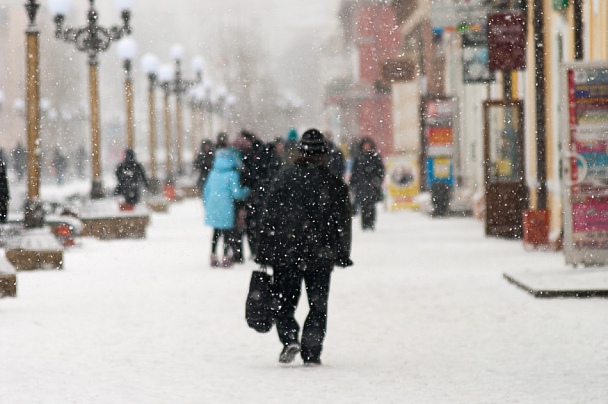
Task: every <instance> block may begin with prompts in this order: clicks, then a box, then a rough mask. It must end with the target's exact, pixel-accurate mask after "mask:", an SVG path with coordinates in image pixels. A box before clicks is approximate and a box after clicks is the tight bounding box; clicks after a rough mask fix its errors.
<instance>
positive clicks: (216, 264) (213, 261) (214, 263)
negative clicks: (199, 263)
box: [210, 254, 220, 268]
mask: <svg viewBox="0 0 608 404" xmlns="http://www.w3.org/2000/svg"><path fill="white" fill-rule="evenodd" d="M210 265H211V267H213V268H218V267H219V266H220V261H219V259H218V258H217V255H215V254H211V264H210Z"/></svg>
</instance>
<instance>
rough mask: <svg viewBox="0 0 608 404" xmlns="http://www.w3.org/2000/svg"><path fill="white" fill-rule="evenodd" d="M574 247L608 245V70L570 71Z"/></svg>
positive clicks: (589, 247)
mask: <svg viewBox="0 0 608 404" xmlns="http://www.w3.org/2000/svg"><path fill="white" fill-rule="evenodd" d="M568 103H569V106H568V111H569V120H568V121H569V126H570V127H569V133H570V139H569V140H570V142H569V143H570V147H569V150H570V153H571V156H572V157H571V160H570V161H571V163H570V170H569V172H570V178H569V181H570V184H571V185H570V193H569V197H570V201H569V202H570V203H571V208H572V219H571V220H572V223H571V226H568V228H571V231H572V235H571V239H572V243H573V247H574V248H577V249H584V250H596V249H606V248H608V150H607V143H608V69H607V68H593V67H589V68H584V69H571V70H569V71H568Z"/></svg>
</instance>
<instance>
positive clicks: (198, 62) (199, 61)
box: [192, 56, 205, 74]
mask: <svg viewBox="0 0 608 404" xmlns="http://www.w3.org/2000/svg"><path fill="white" fill-rule="evenodd" d="M204 68H205V59H204V58H203V57H202V56H195V57H194V59H192V70H194V72H195V73H196V74H200V73H202V72H203V69H204Z"/></svg>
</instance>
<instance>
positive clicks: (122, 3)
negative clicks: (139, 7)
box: [114, 0, 135, 11]
mask: <svg viewBox="0 0 608 404" xmlns="http://www.w3.org/2000/svg"><path fill="white" fill-rule="evenodd" d="M114 4H116V7H118V8H119V9H120V10H122V11H131V10H133V6H134V5H135V0H114Z"/></svg>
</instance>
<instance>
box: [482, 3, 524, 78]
mask: <svg viewBox="0 0 608 404" xmlns="http://www.w3.org/2000/svg"><path fill="white" fill-rule="evenodd" d="M488 49H489V59H490V61H489V65H490V70H523V69H525V68H526V18H525V14H524V13H523V12H522V11H497V12H493V13H490V15H489V16H488Z"/></svg>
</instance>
